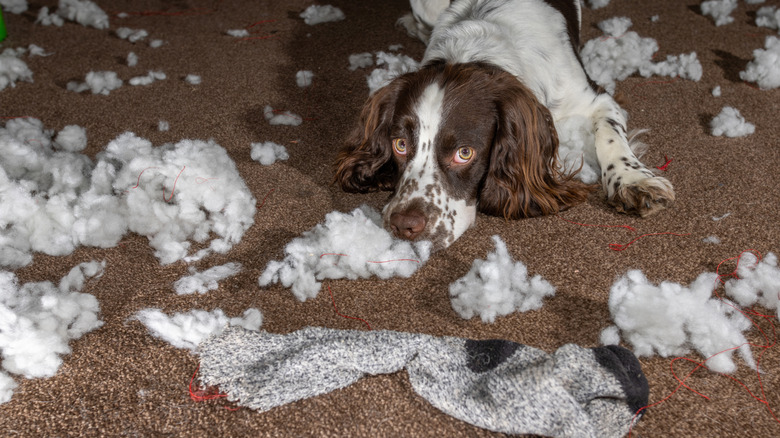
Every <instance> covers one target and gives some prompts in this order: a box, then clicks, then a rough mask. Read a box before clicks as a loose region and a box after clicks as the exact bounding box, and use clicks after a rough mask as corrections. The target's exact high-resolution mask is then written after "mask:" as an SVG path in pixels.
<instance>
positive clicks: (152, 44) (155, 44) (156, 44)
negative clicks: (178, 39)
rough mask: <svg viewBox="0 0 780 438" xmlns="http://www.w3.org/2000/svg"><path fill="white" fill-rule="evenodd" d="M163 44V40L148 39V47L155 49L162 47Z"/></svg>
mask: <svg viewBox="0 0 780 438" xmlns="http://www.w3.org/2000/svg"><path fill="white" fill-rule="evenodd" d="M163 44H165V41H163V40H151V41H149V47H151V48H153V49H157V48H159V47H162V45H163Z"/></svg>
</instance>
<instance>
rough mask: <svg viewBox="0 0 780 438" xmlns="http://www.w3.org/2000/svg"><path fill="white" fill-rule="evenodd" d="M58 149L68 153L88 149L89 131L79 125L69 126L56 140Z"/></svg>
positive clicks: (63, 129)
mask: <svg viewBox="0 0 780 438" xmlns="http://www.w3.org/2000/svg"><path fill="white" fill-rule="evenodd" d="M54 146H55V148H56V149H61V150H63V151H68V152H81V151H83V150H84V149H86V147H87V130H86V129H84V128H83V127H81V126H79V125H68V126H66V127H64V128H62V130H61V131H60V132H58V133H57V137H56V138H55V139H54Z"/></svg>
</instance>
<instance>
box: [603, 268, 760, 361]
mask: <svg viewBox="0 0 780 438" xmlns="http://www.w3.org/2000/svg"><path fill="white" fill-rule="evenodd" d="M717 285H718V275H717V274H715V273H703V274H701V275H699V277H698V278H696V280H694V282H693V283H692V284H691V285H690V286H687V287H685V286H682V285H680V284H679V283H672V282H662V283H661V284H659V285H654V284H652V283H650V281H648V279H647V278H646V277H645V275H644V274H643V273H642V272H641V271H639V270H632V271H629V272H628V273H626V274H625V275H624V276H622V277H620V278H619V279H618V280H617V281H616V282H615V283H614V284H613V285H612V288H611V289H610V294H609V311H610V313H611V315H612V319H613V321H614V322H615V325H616V326H617V327H618V328H619V330H620V332H621V333H622V336H623V339H624V340H625V341H626V342H628V343H629V344H631V346H632V348H633V351H634V353H635V354H636V355H637V356H639V357H642V356H652V355H653V354H659V355H661V356H662V357H670V356H681V355H685V354H688V353H689V352H690V351H691V349H693V350H695V351H698V352H699V353H700V354H701V355H702V356H703V357H704V358H707V361H706V365H707V367H708V368H709V369H711V370H713V371H716V372H721V373H732V372H734V371H735V370H736V365H735V364H734V362H733V360H732V353H733V350H732V349H737V350H739V352H740V355H741V357H742V359H743V360H744V361H745V363H746V364H747V365H748V366H750V367H751V368H753V369H755V368H756V364H755V362H754V360H753V354H752V353H751V351H750V347H749V345H748V342H747V340H746V339H745V336H744V335H743V332H744V331H745V330H747V329H749V328H750V327H752V325H751V322H750V320H749V319H748V318H746V317H745V316H744V315H743V314H742V313H740V312H739V311H738V310H736V308H735V307H734V306H736V305H735V304H733V303H731V302H730V301H727V300H720V299H718V298H716V297H713V296H712V292H713V291H714V289H715V287H717ZM608 329H609V330H611V332H608V333H607V334H604V333H602V339H605V338H606V339H611V340H614V335H613V332H614V330H615V329H614V328H608ZM726 350H728V351H726Z"/></svg>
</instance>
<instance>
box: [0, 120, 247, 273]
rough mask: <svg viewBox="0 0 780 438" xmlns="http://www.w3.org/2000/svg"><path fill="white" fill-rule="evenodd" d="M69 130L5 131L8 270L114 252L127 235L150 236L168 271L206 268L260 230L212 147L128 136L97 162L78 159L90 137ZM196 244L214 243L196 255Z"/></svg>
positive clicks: (1, 167)
mask: <svg viewBox="0 0 780 438" xmlns="http://www.w3.org/2000/svg"><path fill="white" fill-rule="evenodd" d="M63 131H64V132H65V134H62V133H61V134H58V135H57V136H56V137H54V134H53V131H52V130H46V129H44V128H43V123H41V121H40V120H37V119H34V118H21V119H12V120H9V121H8V122H7V123H6V125H5V128H0V204H2V205H3V206H4V208H3V209H0V266H3V267H11V268H18V267H21V266H26V265H28V264H29V263H31V262H32V253H33V252H44V253H46V254H49V255H66V254H70V253H71V252H72V251H73V250H74V249H75V248H76V247H77V246H81V245H85V246H98V247H103V248H108V247H113V246H116V245H117V244H118V242H119V240H120V239H121V238H122V237H123V236H124V235H125V234H126V233H127V232H128V231H132V232H135V233H137V234H140V235H143V236H146V237H148V239H149V243H150V245H151V246H152V247H153V248H154V249H155V250H156V251H155V255H156V256H157V257H158V258H159V260H160V262H161V263H162V264H168V263H173V262H175V261H177V260H182V259H185V258H187V260H197V259H199V258H203V257H205V256H207V255H208V254H210V253H212V252H217V253H224V252H227V251H228V250H229V249H230V248H231V247H232V246H233V245H234V244H236V243H237V242H239V241H240V240H241V237H242V236H243V234H244V232H245V231H246V230H247V229H248V228H249V227H250V226H251V225H252V224H253V223H254V213H255V199H254V197H253V196H252V194H251V192H250V191H249V189H248V187H247V186H246V184H245V183H244V181H243V180H242V179H241V177H240V175H239V174H238V170H237V169H236V166H235V163H233V161H232V160H231V159H230V157H229V156H228V154H227V152H226V151H225V150H224V149H223V148H222V147H221V146H219V145H217V144H216V143H214V142H213V141H209V142H205V141H199V140H182V141H180V142H178V143H176V144H166V145H163V146H160V147H156V148H154V147H152V144H151V142H149V141H148V140H145V139H143V138H140V137H138V136H136V135H135V134H133V133H130V132H128V133H125V134H122V135H120V136H119V137H117V138H116V139H114V140H112V141H111V142H110V143H109V144H108V145H107V146H106V148H105V150H104V151H103V152H101V153H99V154H98V156H97V157H96V161H95V162H93V161H92V160H91V159H90V158H89V157H87V156H85V155H82V154H80V153H77V152H75V151H76V150H77V149H78V148H80V147H81V146H82V144H84V142H85V138H84V137H83V135H85V134H84V131H83V130H82V129H79V128H78V127H69V128H67V129H63ZM53 137H54V140H53V139H52V138H53ZM58 140H59V141H58ZM212 180H214V181H212ZM217 181H218V182H217ZM210 239H211V240H210ZM190 240H195V241H197V242H207V241H209V240H210V242H209V245H208V247H207V248H204V249H202V250H200V251H198V252H197V253H196V254H194V255H188V252H189V248H190V245H191V243H190Z"/></svg>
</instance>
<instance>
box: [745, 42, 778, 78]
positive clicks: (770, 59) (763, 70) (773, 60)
mask: <svg viewBox="0 0 780 438" xmlns="http://www.w3.org/2000/svg"><path fill="white" fill-rule="evenodd" d="M739 77H740V79H742V80H743V81H748V82H755V83H756V84H757V85H758V86H759V87H760V88H761V89H762V90H768V89H770V88H778V87H780V38H777V37H775V36H772V35H769V36H767V37H766V40H765V41H764V48H763V49H756V50H754V51H753V60H751V61H750V62H749V63H748V65H747V67H746V68H745V70H744V71H741V72H739Z"/></svg>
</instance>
